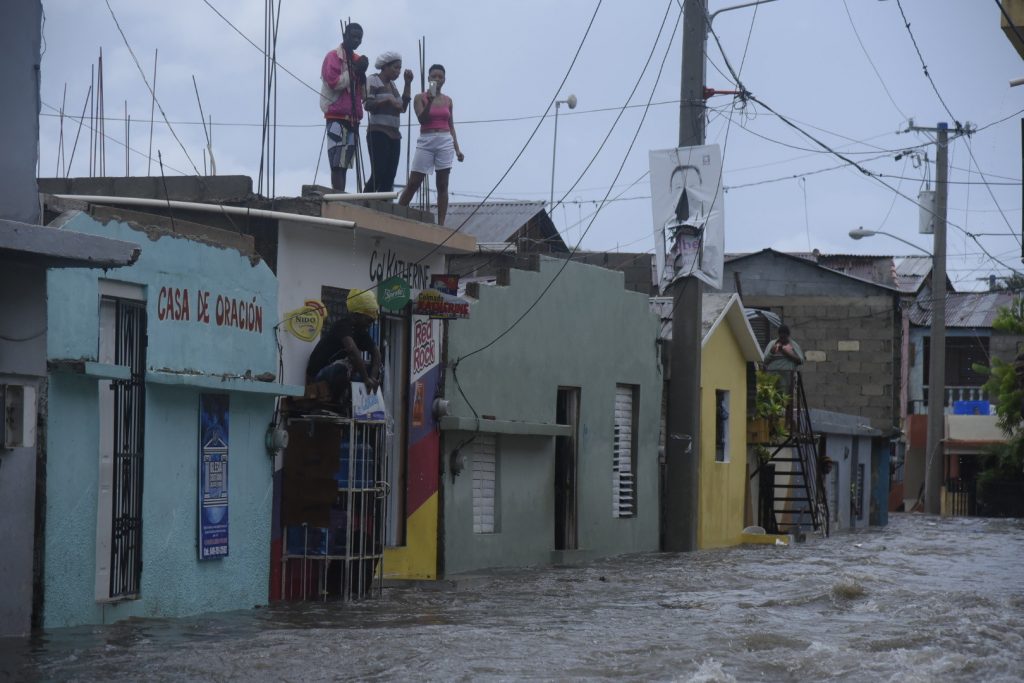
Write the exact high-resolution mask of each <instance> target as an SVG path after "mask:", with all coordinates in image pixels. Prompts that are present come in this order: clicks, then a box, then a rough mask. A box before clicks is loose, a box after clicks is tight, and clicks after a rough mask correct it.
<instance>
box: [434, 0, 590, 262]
mask: <svg viewBox="0 0 1024 683" xmlns="http://www.w3.org/2000/svg"><path fill="white" fill-rule="evenodd" d="M603 2H604V0H597V5H596V6H595V7H594V13H593V14H591V15H590V21H589V22H588V23H587V29H586V31H584V32H583V37H582V38H581V39H580V43H579V45H578V46H577V47H576V53H575V54H574V55H573V57H572V61H571V62H570V63H569V68H568V69H566V70H565V76H563V77H562V81H561V83H559V84H558V88H557V89H556V90H555V94H554V95H552V96H551V100H550V101H549V102H548V106H547V108H546V109H545V110H544V114H545V116H546V115H547V113H548V112H549V111H551V107H553V106H554V104H555V100H557V99H558V95H559V93H561V92H562V88H564V87H565V83H566V81H568V80H569V74H571V73H572V70H573V67H574V66H576V60H578V59H579V56H580V52H582V51H583V46H584V44H586V42H587V37H588V36H589V35H590V29H591V28H593V26H594V20H595V19H597V13H598V11H599V10H600V9H601V5H602V3H603ZM543 123H544V120H543V118H542V119H541V120H540V121H539V122H538V123H537V125H536V126H534V128H533V132H531V133H530V136H529V137H528V138H526V142H524V143H523V146H522V148H521V149H520V150H519V153H518V154H516V156H515V158H514V159H513V160H512V163H511V164H509V166H508V168H507V169H505V172H504V173H502V174H501V177H500V178H498V181H497V182H496V183H495V184H494V187H492V188H491V190H490V192H488V193H487V196H486V197H484V198H483V199H482V200H481V201H480V203H479V204H477V206H476V207H475V208H474V209H473V211H472V212H470V214H469V215H468V216H466V217H465V218H464V219H463V220H462V223H460V224H459V227H457V228H455V229H454V230H452V231H451V233H450V234H449V235H448V236H447V237H445V238H444V239H443V240H441V241H440V242H438V243H437V244H436V245H434V246H433V247H432V248H431V249H430V250H429V251H427V253H426V254H424V255H423V256H421V257H420V258H419V259H417V260H416V264H420V263H422V262H423V261H424V260H425V259H426V258H428V257H429V256H430V255H431V254H433V253H435V252H436V251H437V250H438V249H440V248H441V247H443V246H444V245H445V244H447V242H448V240H450V239H451V238H452V237H454V236H455V235H456V233H458V232H459V231H461V230H462V228H464V227H465V225H466V223H468V222H469V219H471V218H472V217H473V216H475V215H476V213H477V211H479V210H480V207H482V206H483V205H484V204H486V203H487V200H488V199H489V198H490V196H491V194H492V193H493V192H494V191H495V190H497V189H498V187H499V186H500V185H501V183H503V182H504V181H505V178H507V177H508V174H509V173H511V172H512V169H513V168H515V165H516V164H517V163H518V162H519V159H521V158H522V156H523V154H524V153H525V152H526V148H527V147H529V145H530V143H531V142H532V141H533V138H534V136H536V135H537V131H539V130H540V127H541V125H542V124H543Z"/></svg>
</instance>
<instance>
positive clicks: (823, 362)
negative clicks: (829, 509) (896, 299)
mask: <svg viewBox="0 0 1024 683" xmlns="http://www.w3.org/2000/svg"><path fill="white" fill-rule="evenodd" d="M743 303H744V305H745V306H747V307H755V308H770V309H771V310H773V311H774V312H776V313H778V314H780V315H781V316H782V317H783V319H784V320H785V321H786V323H787V324H788V325H789V327H790V328H791V329H792V331H793V338H794V339H795V340H796V341H797V343H799V344H800V347H801V348H802V349H803V351H804V354H805V356H806V357H807V362H806V363H805V364H804V365H803V368H802V373H803V381H804V389H805V390H806V393H807V402H808V404H809V405H810V407H812V408H821V409H824V410H832V411H836V412H842V413H852V414H855V415H861V416H863V417H865V418H867V419H868V420H870V423H871V426H872V427H875V428H876V429H881V430H888V429H889V428H891V427H892V426H893V425H894V424H896V423H897V421H898V420H897V415H898V403H897V402H898V400H899V393H900V392H899V381H900V380H899V363H898V353H899V348H900V345H899V339H900V326H899V324H898V322H897V318H896V315H895V304H894V303H893V299H892V297H891V296H889V295H887V294H880V295H876V296H859V297H832V296H829V297H823V296H815V297H810V296H800V297H776V296H755V295H747V296H746V297H745V298H744V300H743Z"/></svg>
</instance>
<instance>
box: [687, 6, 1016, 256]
mask: <svg viewBox="0 0 1024 683" xmlns="http://www.w3.org/2000/svg"><path fill="white" fill-rule="evenodd" d="M897 3H899V0H897ZM900 11H901V12H902V8H901V9H900ZM705 13H706V11H705ZM907 30H908V31H909V30H910V25H909V23H908V24H907ZM708 31H709V32H710V33H711V35H712V37H714V39H715V43H716V44H717V45H718V49H719V51H720V52H721V53H722V59H723V60H725V65H726V67H727V68H728V69H729V73H731V74H733V76H734V77H735V79H736V83H737V84H738V86H739V88H740V90H742V91H743V93H744V94H743V97H744V98H745V99H749V100H750V101H752V102H756V103H757V104H759V105H761V106H762V107H764V108H765V109H767V110H768V111H770V112H772V113H774V114H775V115H776V116H778V117H779V120H780V121H782V122H783V123H785V124H786V125H787V126H789V127H791V128H793V129H794V130H796V131H797V132H799V133H800V134H802V135H803V136H804V137H806V138H808V139H809V140H811V141H812V142H814V143H815V144H816V145H818V146H819V147H821V148H823V149H825V150H828V151H829V152H830V153H831V154H832V155H833V156H835V157H837V158H838V159H840V160H841V161H845V162H846V163H847V164H848V165H850V166H853V167H854V168H856V169H857V170H858V171H860V172H861V173H862V174H864V175H865V176H867V177H869V178H871V179H873V180H875V181H876V182H878V183H880V184H881V185H882V186H883V187H885V188H887V189H888V190H889V191H890V192H895V193H897V194H898V195H899V196H901V197H903V198H904V199H906V200H907V201H909V202H911V203H913V204H914V205H916V206H918V207H920V208H921V209H924V210H925V211H928V212H929V213H931V214H932V215H935V212H934V211H932V210H931V209H930V208H928V207H926V206H924V205H922V204H921V203H920V202H918V201H917V200H915V199H912V198H911V197H909V196H908V195H906V194H904V193H903V192H901V191H899V190H898V189H896V188H894V187H892V186H891V185H889V183H887V182H885V180H883V179H882V178H880V177H878V176H877V175H876V174H874V173H872V172H871V171H869V170H867V169H866V168H864V167H863V166H861V165H860V164H858V163H857V162H856V161H853V160H852V159H850V158H848V157H847V156H845V155H843V154H841V153H839V152H837V151H836V150H834V149H832V148H831V147H829V146H828V145H826V144H825V143H823V142H822V141H821V140H819V139H818V138H816V137H814V136H813V135H811V134H810V133H808V132H807V131H806V130H804V129H802V128H801V127H800V126H798V125H796V124H795V123H793V122H792V121H790V120H789V119H788V118H786V117H785V116H783V115H781V114H779V113H778V112H776V111H775V110H774V109H772V108H771V107H769V106H768V105H767V104H765V103H764V102H763V101H762V100H760V99H758V98H757V97H755V96H754V95H752V94H750V92H749V91H748V90H747V88H746V87H745V86H744V85H743V83H742V81H741V80H740V78H739V75H738V74H736V71H735V70H734V69H733V68H732V65H731V64H730V63H729V58H728V56H727V55H726V54H725V50H724V49H723V47H722V41H721V39H720V38H719V37H718V34H717V33H716V32H715V29H714V27H713V26H712V25H711V22H710V21H709V22H708ZM911 35H913V34H911ZM915 45H916V43H915ZM926 73H927V71H926ZM929 79H930V77H929ZM951 116H952V115H951ZM957 127H958V129H960V130H962V128H961V127H960V125H959V124H957ZM946 224H947V225H952V226H953V227H954V228H956V229H957V230H959V231H960V232H962V233H964V234H965V235H967V236H968V237H970V238H971V239H973V240H974V242H975V244H977V245H978V247H979V248H981V250H982V251H984V252H985V254H986V255H987V256H988V257H989V258H991V259H992V260H993V261H995V262H996V263H999V264H1000V265H1002V266H1003V267H1004V268H1006V269H1008V270H1010V271H1013V272H1014V273H1018V274H1019V272H1018V271H1017V270H1016V269H1015V268H1013V267H1011V266H1009V265H1007V264H1006V263H1004V262H1003V261H1000V260H999V259H997V258H995V257H994V256H992V254H991V253H989V251H988V250H987V249H986V248H985V246H984V245H983V244H982V243H981V240H979V239H978V238H977V237H975V236H974V235H973V234H972V233H970V232H968V231H967V230H965V229H964V228H963V227H961V226H959V225H957V224H956V223H953V222H952V221H950V220H948V219H947V220H946Z"/></svg>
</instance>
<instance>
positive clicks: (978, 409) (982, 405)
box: [953, 401, 992, 415]
mask: <svg viewBox="0 0 1024 683" xmlns="http://www.w3.org/2000/svg"><path fill="white" fill-rule="evenodd" d="M990 406H991V404H990V403H989V402H988V401H953V414H954V415H990V414H991V412H992V411H991V407H990Z"/></svg>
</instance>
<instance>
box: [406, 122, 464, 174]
mask: <svg viewBox="0 0 1024 683" xmlns="http://www.w3.org/2000/svg"><path fill="white" fill-rule="evenodd" d="M454 163H455V142H454V141H453V140H452V134H451V133H449V132H448V131H438V132H434V133H420V137H419V139H418V140H416V154H415V155H414V156H413V158H412V171H413V173H422V174H423V175H430V174H431V173H433V172H434V171H444V170H447V169H449V168H451V167H452V166H453V165H454Z"/></svg>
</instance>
